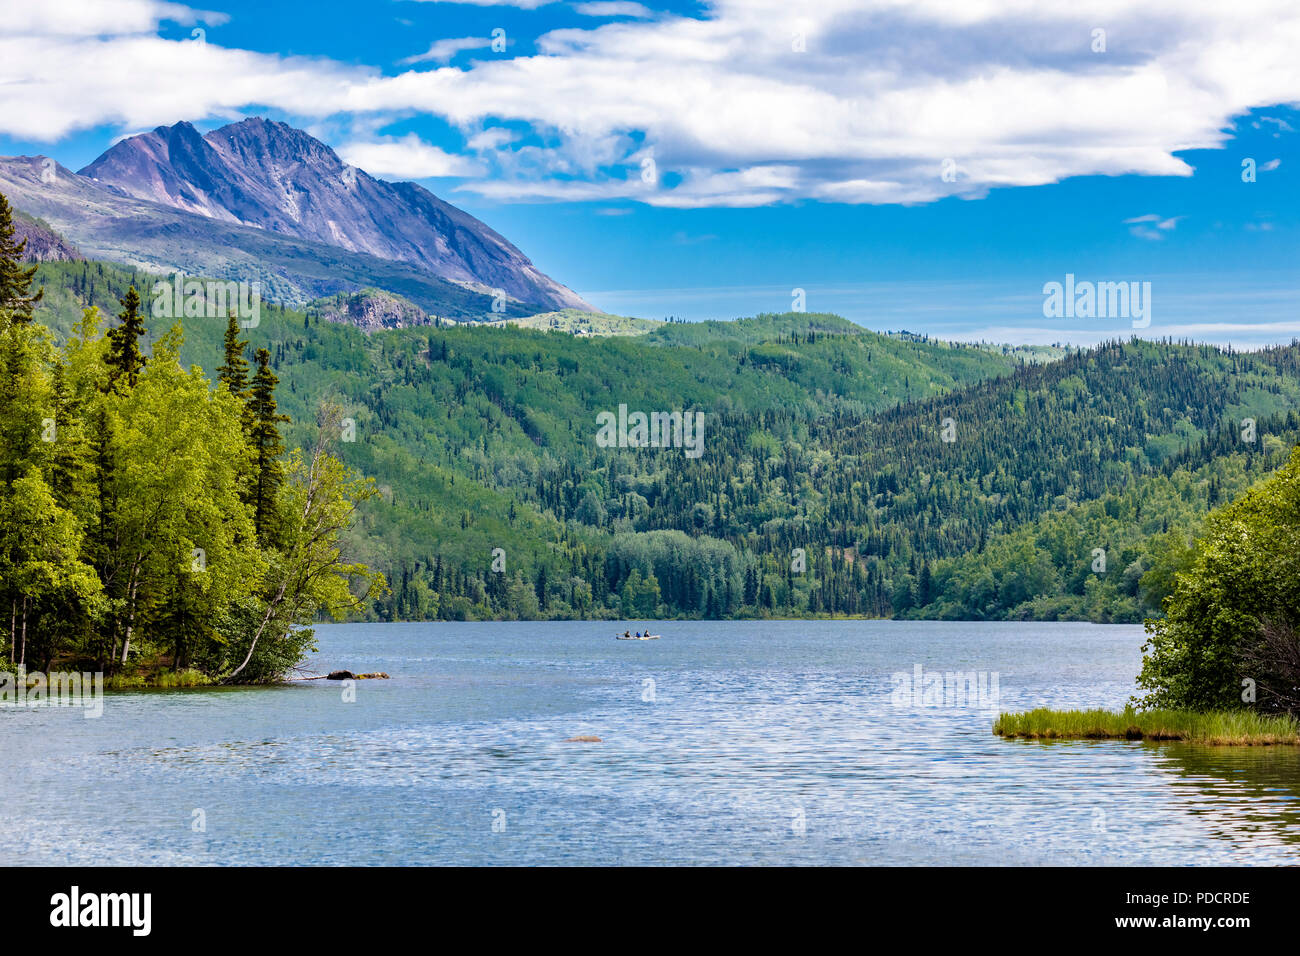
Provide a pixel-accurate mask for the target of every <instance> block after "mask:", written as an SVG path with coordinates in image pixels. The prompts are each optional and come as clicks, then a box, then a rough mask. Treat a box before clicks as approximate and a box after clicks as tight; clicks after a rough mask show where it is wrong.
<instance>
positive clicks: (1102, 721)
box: [993, 707, 1300, 745]
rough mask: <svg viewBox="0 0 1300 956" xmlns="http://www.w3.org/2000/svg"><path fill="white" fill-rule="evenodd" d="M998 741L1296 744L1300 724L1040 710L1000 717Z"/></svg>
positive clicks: (1167, 713) (1239, 714) (1215, 714)
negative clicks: (1010, 738)
mask: <svg viewBox="0 0 1300 956" xmlns="http://www.w3.org/2000/svg"><path fill="white" fill-rule="evenodd" d="M993 732H994V733H995V734H997V735H998V736H1000V737H1026V738H1029V739H1033V740H1058V739H1065V740H1105V739H1118V740H1185V741H1188V742H1189V743H1200V744H1228V745H1266V744H1300V721H1297V720H1296V719H1295V718H1294V717H1290V716H1286V715H1282V716H1267V715H1263V714H1257V713H1255V712H1253V711H1248V710H1222V711H1209V712H1205V713H1198V712H1196V711H1190V710H1143V711H1139V710H1134V709H1133V708H1132V707H1126V708H1125V709H1124V710H1123V711H1121V712H1116V711H1113V710H1048V709H1046V708H1039V709H1038V710H1030V711H1025V712H1024V713H1018V714H1002V715H1001V716H1000V717H998V719H997V721H996V722H994V724H993Z"/></svg>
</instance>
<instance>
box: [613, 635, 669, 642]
mask: <svg viewBox="0 0 1300 956" xmlns="http://www.w3.org/2000/svg"><path fill="white" fill-rule="evenodd" d="M662 636H663V635H662V634H646V635H645V636H644V637H624V636H623V635H622V634H615V635H614V640H616V641H657V640H659V638H660V637H662Z"/></svg>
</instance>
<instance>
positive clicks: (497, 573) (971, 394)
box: [36, 262, 1300, 621]
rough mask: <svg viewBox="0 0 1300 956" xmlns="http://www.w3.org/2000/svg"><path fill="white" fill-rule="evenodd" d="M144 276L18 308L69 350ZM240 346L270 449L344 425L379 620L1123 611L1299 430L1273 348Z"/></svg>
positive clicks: (296, 319) (821, 319)
mask: <svg viewBox="0 0 1300 956" xmlns="http://www.w3.org/2000/svg"><path fill="white" fill-rule="evenodd" d="M155 278H156V277H150V276H145V275H138V274H135V273H133V272H131V271H130V270H124V269H122V268H120V267H117V266H113V265H110V264H105V263H97V262H65V263H50V264H45V265H42V266H41V267H40V269H39V270H38V275H37V282H39V283H41V284H43V285H44V287H45V290H46V292H45V298H44V300H43V301H42V302H41V303H39V304H38V305H37V308H36V315H37V317H38V319H39V320H40V321H42V322H45V323H46V324H48V325H49V326H50V327H51V328H52V329H54V330H55V332H56V336H57V337H58V338H60V340H66V339H67V337H68V336H70V335H71V334H72V330H73V324H74V322H75V321H76V318H77V316H79V315H80V313H81V310H82V309H83V308H84V307H85V306H87V305H98V306H99V307H100V308H101V310H103V311H108V310H110V309H112V310H115V309H116V302H117V299H118V298H119V297H120V296H121V295H122V294H123V293H124V292H125V289H126V287H127V286H128V285H130V284H131V283H133V282H134V283H135V284H137V285H138V286H139V287H140V288H141V289H144V290H147V289H149V288H151V287H152V284H153V282H154V281H155ZM146 299H147V296H146ZM224 331H225V322H224V319H222V318H221V317H219V316H215V317H212V318H208V319H202V318H200V319H189V320H186V326H185V342H184V344H183V346H181V355H182V358H183V361H185V362H187V363H190V362H192V363H195V364H198V365H200V366H201V367H202V368H204V369H208V370H215V369H216V368H218V366H219V365H220V364H221V362H222V355H223V351H222V350H223V335H224ZM245 334H246V335H247V337H248V338H249V339H250V340H251V341H252V343H253V344H254V345H255V346H256V347H259V348H265V349H266V350H267V354H268V356H269V365H270V368H271V370H272V371H273V372H274V373H275V374H276V375H278V376H279V378H280V380H281V386H280V388H279V390H278V392H277V395H278V397H279V399H280V404H281V408H282V409H283V410H284V411H286V412H287V413H288V414H289V415H290V416H291V418H292V419H293V424H290V425H287V426H286V429H285V437H286V442H287V444H288V445H289V446H290V447H294V446H298V445H309V444H310V440H311V436H310V434H309V432H310V428H309V423H310V422H311V421H312V419H313V410H314V409H315V408H316V407H317V406H318V405H319V404H320V403H321V402H322V401H328V402H333V403H337V404H338V405H340V406H341V408H342V416H343V418H344V420H345V422H346V427H345V429H344V435H343V439H342V441H341V442H340V443H339V444H338V445H337V453H338V455H339V457H340V458H341V459H342V461H344V462H346V463H347V465H348V466H350V467H351V468H353V469H356V470H357V471H358V472H360V473H362V474H366V475H369V476H373V478H374V479H375V481H376V484H377V492H378V493H377V494H376V496H375V497H374V498H372V499H370V500H368V501H366V502H364V504H363V505H362V507H361V509H360V512H359V520H358V522H357V523H356V526H355V527H354V528H352V529H351V530H350V531H348V532H347V542H348V546H349V552H350V553H352V554H354V555H355V556H356V560H358V561H360V562H362V563H364V564H366V565H369V566H371V567H374V568H376V569H377V570H379V571H382V572H383V573H384V574H385V575H386V576H387V578H388V583H389V586H390V588H391V593H390V594H388V595H384V596H380V597H379V598H378V599H377V600H376V601H374V602H373V604H371V605H369V609H368V611H367V612H366V613H368V614H370V615H372V616H377V617H378V618H380V619H383V620H398V619H434V618H438V619H485V618H537V617H559V618H564V617H609V618H625V617H636V618H648V617H664V616H687V617H734V616H768V615H770V616H804V615H831V614H837V615H868V616H891V615H892V616H908V617H945V618H964V619H991V618H1038V619H1058V618H1062V619H1065V618H1068V619H1082V620H1096V621H1137V620H1141V619H1142V618H1143V617H1144V616H1146V615H1150V614H1153V613H1157V612H1158V611H1159V609H1160V605H1161V601H1162V599H1163V598H1164V597H1165V596H1166V595H1167V594H1169V593H1170V591H1171V588H1172V586H1173V582H1174V579H1175V574H1176V573H1177V571H1178V570H1179V569H1181V568H1183V567H1185V566H1186V565H1187V562H1188V561H1189V560H1190V556H1191V553H1192V552H1191V547H1190V542H1191V538H1192V535H1193V534H1194V533H1195V532H1196V531H1197V529H1198V528H1199V527H1200V524H1201V522H1202V520H1203V519H1204V516H1205V515H1206V514H1207V513H1208V512H1209V510H1210V509H1211V508H1213V507H1214V506H1216V505H1218V504H1220V503H1222V502H1224V501H1227V500H1228V499H1230V498H1232V497H1234V496H1236V495H1237V494H1239V493H1241V492H1242V491H1244V490H1245V489H1246V488H1247V487H1249V486H1250V485H1252V484H1253V483H1255V482H1257V481H1259V480H1260V479H1262V478H1264V477H1265V476H1267V475H1268V474H1269V473H1270V472H1271V471H1273V470H1275V469H1277V468H1278V467H1280V466H1281V465H1282V464H1283V463H1284V462H1285V461H1286V459H1287V457H1288V455H1289V453H1290V450H1291V448H1292V447H1293V446H1294V444H1295V442H1296V440H1297V437H1298V436H1300V417H1298V416H1297V413H1296V411H1295V410H1296V409H1297V408H1298V407H1300V405H1298V404H1297V399H1300V347H1297V346H1296V345H1294V344H1293V345H1291V346H1288V347H1279V348H1272V349H1266V350H1262V351H1258V352H1248V353H1240V352H1232V351H1225V350H1220V349H1216V348H1211V347H1206V346H1198V345H1191V344H1187V343H1174V342H1159V343H1154V342H1139V341H1131V342H1113V343H1109V344H1106V345H1104V346H1102V347H1099V348H1097V349H1091V350H1082V351H1068V352H1065V353H1064V354H1063V357H1061V358H1060V359H1059V360H1057V361H1049V362H1044V361H1040V359H1041V358H1042V357H1043V356H1042V355H1041V354H1040V353H1037V352H1034V351H1032V350H1015V349H1002V348H987V347H979V346H974V345H954V344H949V343H943V342H936V341H928V340H925V339H922V338H919V337H916V336H885V335H879V334H876V333H873V332H870V331H867V330H865V329H863V328H861V327H859V326H856V325H854V324H852V323H849V322H847V321H845V320H843V319H840V318H838V317H836V316H832V315H819V314H809V313H793V314H787V315H764V316H758V317H756V318H752V319H743V320H739V321H736V322H704V323H685V324H684V323H669V324H665V325H662V326H659V327H657V328H656V329H654V330H653V331H651V332H648V333H645V334H641V335H637V336H610V337H575V336H572V335H568V334H565V333H548V332H542V331H535V330H529V329H521V328H515V327H509V326H507V327H491V328H488V327H464V326H462V327H455V328H436V327H431V326H423V327H416V328H405V329H395V330H388V331H381V332H375V333H373V334H370V335H367V334H364V333H362V332H361V331H359V330H357V329H355V328H352V327H349V326H345V325H338V324H332V323H328V322H322V321H320V320H319V319H317V318H314V317H313V316H312V314H311V313H310V311H309V312H307V313H304V312H296V311H292V310H284V309H280V308H278V307H276V306H274V305H267V304H263V307H262V314H261V316H260V321H259V323H258V325H257V327H256V328H252V329H249V330H248V331H247V332H246V333H245ZM165 335H166V329H165V328H161V327H158V328H152V327H151V328H150V330H149V333H148V335H147V336H146V339H147V340H150V341H153V340H155V339H157V338H159V337H162V336H165ZM210 374H214V373H212V372H211V371H210ZM620 405H625V406H627V408H628V409H631V410H633V411H636V410H640V411H643V412H646V413H650V412H656V411H658V412H672V411H690V410H696V411H701V412H703V413H705V422H706V424H705V435H704V444H703V454H702V455H701V456H700V457H698V458H691V457H688V456H687V455H686V454H684V453H683V450H682V449H680V448H617V447H614V448H605V447H600V446H599V445H598V444H597V442H596V441H595V437H596V433H597V419H596V416H597V415H598V414H599V413H601V412H606V411H614V410H617V408H618V407H619V406H620ZM1247 420H1249V421H1247Z"/></svg>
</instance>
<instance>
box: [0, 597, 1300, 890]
mask: <svg viewBox="0 0 1300 956" xmlns="http://www.w3.org/2000/svg"><path fill="white" fill-rule="evenodd" d="M615 629H616V628H615V626H614V625H611V624H608V623H597V624H587V623H576V624H575V623H546V624H387V625H336V626H327V627H322V628H321V629H320V631H319V636H320V647H321V651H320V653H319V654H318V655H317V656H316V658H315V659H314V660H313V667H314V668H315V669H316V670H317V671H318V672H320V673H324V672H326V670H328V669H331V668H334V667H346V668H348V669H351V670H355V671H370V670H383V671H387V672H388V673H389V674H390V675H391V676H392V679H391V680H388V681H361V682H358V683H357V684H356V688H355V692H356V699H355V701H353V702H348V701H346V700H345V699H344V696H345V695H344V691H343V688H342V687H341V686H340V685H339V684H336V683H331V682H327V681H315V682H312V683H306V684H298V685H295V686H292V687H287V688H259V689H234V690H218V691H212V690H195V691H176V692H161V691H155V692H141V693H120V694H110V695H108V697H107V700H106V702H105V709H104V715H103V717H102V718H100V719H97V720H87V719H85V718H84V717H83V716H82V714H81V713H80V712H78V711H75V710H68V709H43V710H37V709H31V710H4V711H0V753H3V755H4V765H5V769H6V772H5V773H3V774H0V854H2V857H0V858H3V859H4V860H5V861H7V862H13V863H19V862H21V863H31V864H137V863H140V864H150V863H157V864H172V865H178V864H200V865H202V864H230V863H236V864H285V863H317V864H533V863H551V864H624V863H626V864H662V863H707V864H753V863H763V864H816V863H830V864H1040V863H1041V864H1048V863H1051V864H1085V865H1087V864H1197V863H1216V864H1281V863H1290V864H1295V863H1300V842H1298V841H1300V827H1297V822H1298V819H1300V816H1298V814H1300V803H1298V802H1297V801H1298V800H1300V754H1297V753H1296V751H1295V750H1294V749H1292V748H1281V747H1277V748H1208V747H1192V746H1187V745H1182V744H1159V745H1157V744H1144V743H1130V742H1120V741H1105V742H1059V741H1058V742H1042V743H1040V742H1025V741H1005V740H1000V739H998V738H996V737H994V736H993V735H992V734H991V733H990V729H989V728H990V725H991V721H992V716H993V709H994V707H995V705H996V706H997V707H1001V708H1002V709H1024V708H1028V707H1035V706H1043V705H1052V706H1061V707H1079V706H1109V707H1116V706H1120V705H1122V704H1123V703H1124V702H1125V700H1126V699H1127V698H1128V697H1129V695H1130V694H1132V693H1133V690H1134V685H1133V676H1134V674H1135V673H1136V672H1137V669H1138V665H1139V662H1140V650H1139V648H1140V647H1141V644H1142V631H1141V628H1139V627H1127V626H1114V627H1103V626H1095V625H1087V624H966V623H938V622H935V623H928V622H918V623H905V622H859V621H854V622H780V623H752V622H730V623H716V622H709V623H699V622H693V623H682V622H668V623H663V624H659V625H656V627H655V630H656V631H659V632H661V633H662V634H663V635H664V636H663V639H662V640H658V641H650V642H635V641H614V640H613V639H612V638H613V634H614V631H615ZM617 629H618V630H620V631H621V630H622V628H621V627H618V628H617ZM633 629H635V627H634V628H633ZM918 665H919V666H920V667H921V668H922V673H923V674H929V673H931V672H958V671H960V672H976V673H982V674H984V675H985V677H984V680H985V683H984V685H983V688H984V691H985V693H984V696H983V699H980V695H979V694H978V692H977V688H978V687H979V685H978V683H976V684H972V685H970V686H969V687H968V688H966V689H967V690H968V691H969V693H966V694H965V695H963V694H961V693H959V692H958V691H959V688H958V687H957V686H956V685H955V684H954V685H953V686H952V687H951V688H950V692H949V694H948V699H947V700H946V701H945V702H943V703H941V704H934V705H931V706H927V705H926V701H925V697H924V695H923V694H921V693H920V692H919V691H918V694H917V696H916V698H915V699H913V697H912V695H911V693H910V689H908V688H905V689H904V693H903V694H901V695H900V694H899V693H898V692H897V691H898V688H899V687H900V686H903V678H902V677H897V678H896V677H894V676H893V675H895V674H899V675H907V680H908V681H909V682H910V680H911V679H912V678H913V677H914V675H915V674H916V667H917V666H918ZM995 673H996V675H997V678H996V684H994V683H993V674H995ZM995 689H996V692H997V694H998V695H999V698H1000V699H998V700H997V701H996V702H995V701H993V700H992V696H993V692H994V690H995ZM900 696H901V698H903V699H900ZM581 735H592V736H598V737H599V738H601V742H600V743H576V742H566V739H567V738H571V737H576V736H581ZM196 811H201V813H199V812H196ZM198 823H202V824H203V827H202V828H197V824H198Z"/></svg>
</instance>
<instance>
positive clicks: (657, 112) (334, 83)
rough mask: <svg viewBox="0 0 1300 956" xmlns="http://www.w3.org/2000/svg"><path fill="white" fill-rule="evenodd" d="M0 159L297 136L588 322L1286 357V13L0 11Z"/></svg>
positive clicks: (1293, 242)
mask: <svg viewBox="0 0 1300 956" xmlns="http://www.w3.org/2000/svg"><path fill="white" fill-rule="evenodd" d="M0 23H3V24H4V25H5V26H4V28H3V31H4V32H3V33H0V154H5V155H14V154H35V153H41V154H45V155H51V156H54V157H55V158H56V159H58V160H59V161H60V162H61V163H63V164H64V165H65V166H68V167H70V168H73V169H76V168H80V167H81V166H83V165H85V164H86V163H88V162H89V161H90V160H92V159H94V158H95V157H96V156H97V155H98V154H99V153H100V152H102V151H103V150H104V149H105V148H106V147H107V146H108V145H110V144H111V143H112V142H113V141H114V140H116V139H118V138H120V137H122V136H124V135H129V134H131V133H134V132H139V131H141V130H145V129H150V128H153V127H154V126H158V125H162V124H171V123H174V122H176V121H178V120H181V119H187V120H190V121H192V122H194V123H196V125H198V126H200V128H202V129H207V128H212V127H215V126H219V125H222V124H224V123H225V122H228V121H230V120H233V119H238V118H241V117H243V116H248V115H255V114H256V115H266V116H272V117H275V118H278V119H283V120H286V121H288V122H291V123H294V124H295V125H299V126H302V127H303V128H305V129H308V130H309V131H310V132H312V133H314V134H315V135H317V136H319V137H320V138H322V139H323V140H325V141H326V142H328V143H329V144H330V145H331V146H333V147H334V148H335V149H336V150H337V151H338V152H339V153H340V155H341V156H342V157H343V158H344V159H346V160H348V161H350V162H352V163H355V164H356V165H358V166H361V167H362V168H364V169H366V170H367V171H368V172H370V173H372V174H374V175H377V176H382V177H385V178H391V179H414V180H418V181H420V182H422V183H423V184H424V185H426V186H428V187H429V188H430V189H432V190H433V191H434V192H436V193H438V194H439V195H441V196H444V197H445V198H447V199H449V200H450V201H452V202H454V203H456V204H458V205H460V206H462V207H464V208H466V209H468V210H469V211H471V212H473V213H474V214H476V215H478V216H480V217H481V218H483V219H484V220H486V221H487V222H488V223H489V224H490V225H492V226H493V227H495V228H497V229H498V230H499V231H501V232H502V233H504V234H505V235H506V236H508V237H509V238H510V239H512V240H513V241H514V242H515V243H516V244H518V245H519V246H520V247H521V248H522V249H523V250H524V251H525V252H526V253H527V254H529V255H530V256H531V257H532V258H533V259H534V261H535V262H537V264H538V265H539V266H540V267H541V268H542V269H544V270H545V271H547V272H549V273H550V274H552V275H553V276H555V277H556V278H557V279H559V280H560V281H562V282H565V283H566V284H568V285H570V286H572V287H574V288H576V289H577V290H578V291H579V292H581V293H582V294H583V295H584V296H585V297H586V298H587V299H588V300H589V301H591V302H593V303H595V304H596V305H598V306H600V307H602V308H605V309H607V310H609V311H614V312H622V313H626V314H634V315H643V316H649V317H654V318H659V317H663V316H666V315H678V316H682V317H685V318H690V319H699V318H723V317H733V316H736V315H742V314H753V313H754V312H758V311H783V310H785V309H788V308H790V305H791V301H792V297H793V290H795V289H796V288H797V289H802V290H804V298H805V300H806V303H807V307H808V308H809V309H810V310H819V311H820V310H825V311H837V312H840V313H841V314H844V315H847V316H848V317H850V318H852V319H854V320H856V321H859V322H862V323H864V324H866V325H868V326H870V327H873V328H878V329H900V328H907V329H912V330H918V331H926V332H930V333H932V334H936V335H941V336H948V337H962V338H972V337H976V338H977V337H983V338H990V339H996V340H1002V341H1006V340H1012V341H1031V342H1038V341H1095V340H1097V339H1099V338H1102V337H1106V336H1109V335H1113V334H1116V333H1117V332H1130V331H1131V328H1130V323H1128V322H1127V321H1120V320H1115V319H1100V318H1098V319H1089V318H1064V317H1063V318H1045V317H1044V315H1043V308H1042V306H1043V299H1044V296H1043V293H1042V289H1043V285H1044V283H1046V282H1050V281H1062V280H1063V279H1064V277H1065V275H1066V274H1067V273H1071V274H1074V275H1075V276H1076V277H1077V278H1078V279H1079V280H1081V281H1087V280H1092V281H1144V282H1151V283H1152V315H1151V319H1152V321H1151V324H1150V326H1149V327H1147V328H1145V329H1144V330H1143V334H1145V335H1149V336H1164V335H1171V336H1176V337H1192V338H1197V339H1206V340H1212V341H1235V342H1240V343H1251V342H1270V341H1289V340H1290V339H1291V338H1293V337H1295V336H1298V335H1300V309H1298V308H1297V305H1300V292H1298V290H1300V266H1298V265H1297V262H1300V257H1298V256H1297V251H1298V249H1297V234H1298V233H1297V230H1298V229H1300V221H1298V220H1300V205H1298V204H1297V199H1300V188H1298V186H1297V183H1300V179H1297V177H1296V176H1295V170H1296V168H1297V164H1300V156H1297V150H1296V143H1297V142H1298V141H1300V140H1298V139H1297V136H1298V135H1300V134H1298V133H1297V130H1300V114H1298V113H1297V111H1296V106H1297V104H1300V56H1297V54H1296V51H1297V50H1300V5H1297V4H1295V3H1294V0H1287V2H1272V0H1261V2H1257V3H1253V4H1250V5H1248V6H1242V5H1236V4H1224V3H1222V2H1213V3H1200V2H1194V0H1180V2H1161V0H1146V2H1143V3H1140V4H1138V3H1129V2H1126V0H1079V2H1071V3H1068V4H1066V3H1062V4H1046V3H1042V2H1036V0H959V2H940V0H913V2H908V3H903V2H891V0H817V2H809V3H806V4H799V3H792V2H790V0H719V2H710V3H685V4H649V3H647V4H642V3H639V2H631V0H588V2H569V3H547V2H544V0H512V2H493V0H475V2H465V3H449V2H439V0H314V2H312V3H302V4H293V3H284V2H268V0H248V2H245V0H215V2H214V3H213V9H198V8H195V7H187V6H184V5H181V4H175V3H163V2H157V0H52V2H44V3H32V2H30V0H21V2H19V0H0Z"/></svg>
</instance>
